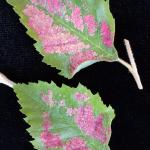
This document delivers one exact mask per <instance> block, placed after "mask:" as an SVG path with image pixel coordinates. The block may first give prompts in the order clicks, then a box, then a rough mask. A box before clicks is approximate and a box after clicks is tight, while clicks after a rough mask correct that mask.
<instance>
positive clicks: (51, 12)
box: [7, 0, 118, 78]
mask: <svg viewBox="0 0 150 150" xmlns="http://www.w3.org/2000/svg"><path fill="white" fill-rule="evenodd" d="M52 1H53V2H52ZM52 1H51V2H52V3H51V2H50V1H48V0H34V1H32V0H22V1H21V3H19V0H7V2H8V3H10V4H11V5H12V6H13V8H14V10H15V12H16V13H17V14H18V15H19V16H20V21H21V22H22V23H23V24H24V25H25V27H26V28H27V34H28V35H29V36H31V37H32V38H33V39H35V40H36V43H35V44H34V46H35V48H36V50H37V51H38V52H39V53H40V54H41V55H43V57H44V59H43V62H45V63H46V64H48V65H50V66H52V67H55V68H57V69H58V70H60V71H61V72H60V74H61V75H63V76H64V77H67V78H72V77H73V76H74V75H75V74H76V73H77V72H78V71H80V70H81V69H83V68H85V67H87V66H89V65H91V64H93V63H95V62H98V61H108V62H112V61H117V60H118V54H117V51H116V49H115V47H114V45H113V41H114V35H115V21H114V19H113V16H112V14H111V12H110V9H109V0H106V1H105V0H94V1H93V0H82V1H81V0H71V1H68V0H52ZM29 6H33V7H34V8H35V9H38V10H39V11H40V13H39V12H38V13H37V11H36V12H33V13H32V15H28V14H27V12H26V13H25V12H24V11H25V10H26V11H27V10H28V11H29ZM30 11H31V10H30ZM34 11H35V10H34ZM41 13H44V14H45V16H46V17H47V18H48V17H49V19H51V20H52V25H51V23H50V22H49V26H48V25H47V24H46V23H45V22H46V19H45V18H46V17H45V18H44V17H41V16H42V15H41ZM35 14H36V15H35ZM40 17H41V18H40ZM36 19H37V21H36ZM44 19H45V20H44ZM31 20H32V21H31ZM39 20H40V21H39ZM56 28H57V29H56ZM58 28H59V29H58ZM46 29H47V30H46ZM50 30H51V31H50ZM57 30H58V32H57ZM48 31H50V32H52V31H53V33H50V32H48ZM43 32H44V33H43ZM41 33H43V35H42V36H41ZM69 35H70V36H69ZM45 43H46V44H45ZM91 51H92V52H91Z"/></svg>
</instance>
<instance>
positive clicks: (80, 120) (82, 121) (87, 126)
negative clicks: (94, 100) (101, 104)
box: [75, 106, 95, 135]
mask: <svg viewBox="0 0 150 150" xmlns="http://www.w3.org/2000/svg"><path fill="white" fill-rule="evenodd" d="M75 122H76V123H77V125H78V126H79V128H80V129H81V130H82V131H84V132H85V133H86V134H87V135H92V134H93V130H94V125H95V121H94V116H93V109H92V107H91V106H86V107H80V108H79V109H78V111H77V113H76V115H75Z"/></svg>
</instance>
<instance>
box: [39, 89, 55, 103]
mask: <svg viewBox="0 0 150 150" xmlns="http://www.w3.org/2000/svg"><path fill="white" fill-rule="evenodd" d="M41 97H42V100H43V101H44V102H45V103H46V104H47V105H49V106H54V105H55V101H54V100H53V93H52V91H51V90H48V94H43V93H42V94H41Z"/></svg>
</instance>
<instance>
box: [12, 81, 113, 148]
mask: <svg viewBox="0 0 150 150" xmlns="http://www.w3.org/2000/svg"><path fill="white" fill-rule="evenodd" d="M48 90H51V91H52V94H53V99H54V100H55V101H56V102H57V105H55V106H53V107H52V106H49V105H47V104H46V103H45V102H44V101H43V100H42V98H41V94H47V93H48ZM14 91H15V93H16V95H17V97H18V99H19V101H18V102H19V104H20V105H21V107H22V109H21V112H22V113H24V114H25V115H26V118H24V120H25V121H26V122H27V123H28V124H29V125H30V128H28V129H27V131H28V132H29V133H30V135H31V136H32V137H33V138H34V140H33V141H31V143H32V144H33V146H34V148H35V149H38V150H43V149H44V145H43V142H42V141H41V140H40V134H41V132H42V131H43V129H42V123H43V118H42V114H43V113H44V112H48V113H49V115H50V120H51V123H52V127H51V129H50V131H51V132H53V133H56V134H58V135H59V136H60V138H61V139H62V140H63V142H64V143H65V142H67V141H68V140H69V139H71V138H73V137H80V138H82V139H84V140H85V141H86V143H87V145H88V147H89V148H90V149H91V150H107V149H108V148H109V146H108V145H107V144H103V143H101V142H100V141H98V140H96V139H94V138H92V137H90V136H87V135H86V134H85V133H84V132H83V131H81V130H80V129H79V127H78V126H77V124H76V123H75V122H74V118H73V117H71V116H68V115H67V113H66V111H67V108H78V107H80V106H82V105H92V107H93V109H94V113H95V116H98V114H103V116H104V125H105V124H106V126H105V127H111V124H110V123H111V122H112V120H113V118H114V111H113V109H112V108H111V107H107V106H105V105H104V104H103V102H102V101H101V98H100V97H99V96H98V94H96V95H93V94H92V93H91V92H90V91H89V90H87V88H86V87H84V86H82V85H81V84H79V85H78V87H77V88H70V87H68V86H66V85H62V87H61V88H60V87H58V86H56V84H54V83H53V82H51V84H49V83H46V82H42V81H39V82H38V83H29V84H28V85H26V84H16V85H15V86H14ZM77 92H78V93H83V94H86V95H87V96H88V97H89V99H88V100H87V101H86V102H81V103H80V102H78V101H77V100H76V99H75V97H74V95H75V94H76V93H77ZM62 100H63V101H64V102H65V107H63V106H60V105H58V103H59V102H60V101H62ZM66 107H67V108H66ZM105 118H106V119H105ZM53 150H54V149H53ZM57 150H62V149H57Z"/></svg>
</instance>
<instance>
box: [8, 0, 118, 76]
mask: <svg viewBox="0 0 150 150" xmlns="http://www.w3.org/2000/svg"><path fill="white" fill-rule="evenodd" d="M18 1H19V0H7V2H8V3H9V4H11V5H12V6H13V9H14V10H15V12H16V13H17V14H18V15H19V16H20V21H21V23H22V24H23V25H24V26H25V27H26V28H27V34H28V35H29V36H30V37H32V38H33V39H34V40H36V42H37V43H36V44H35V48H36V50H37V51H38V52H39V53H40V54H41V55H42V56H44V59H43V62H45V63H46V64H48V65H51V66H52V67H55V68H57V69H58V70H60V71H61V72H60V73H59V74H60V75H62V76H64V77H66V78H72V77H73V76H74V75H75V74H76V73H77V72H79V71H80V70H81V69H83V68H85V67H88V66H90V65H92V64H93V63H95V62H97V61H108V62H112V61H116V60H118V54H117V51H116V49H115V47H114V46H113V47H112V48H108V47H106V46H105V45H104V44H103V43H102V38H101V36H100V27H99V28H98V30H97V32H96V33H95V35H94V36H90V35H89V34H88V31H87V28H86V27H85V30H84V31H83V32H81V31H79V30H78V29H76V28H75V27H74V25H73V24H72V23H71V22H68V21H66V20H64V19H63V18H61V17H59V16H56V15H52V14H49V12H48V11H46V9H44V8H42V7H40V6H37V8H38V9H41V11H45V13H46V14H47V15H50V17H52V18H53V19H54V23H55V24H57V25H60V26H63V27H64V28H66V30H67V31H68V32H70V33H71V34H73V35H75V36H77V37H79V39H80V40H81V41H83V42H84V43H85V44H88V45H90V47H91V48H90V50H94V51H95V52H96V53H97V54H98V60H95V61H92V62H91V61H90V62H86V65H85V64H84V63H83V64H81V65H79V66H78V67H77V69H76V70H74V73H72V72H71V69H70V67H71V66H70V60H69V57H70V55H66V54H65V55H64V54H63V55H59V54H46V53H44V50H43V48H42V46H40V44H39V43H41V41H40V39H39V38H38V35H37V34H36V33H35V32H34V31H33V30H32V29H31V28H30V27H29V25H28V17H27V16H25V15H24V13H23V10H24V8H25V6H26V5H27V4H30V0H22V1H21V3H19V2H18ZM63 2H64V3H66V0H63ZM72 2H73V3H74V4H75V5H77V6H78V7H80V8H81V12H82V14H83V15H94V17H95V19H96V20H97V21H98V22H99V25H100V24H101V22H102V21H106V22H107V23H108V25H109V26H110V28H111V31H112V32H113V33H114V34H115V21H114V19H113V16H112V14H111V12H110V9H109V1H108V0H106V1H105V0H94V1H92V0H72ZM67 13H68V15H70V13H71V12H70V9H69V7H67Z"/></svg>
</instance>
